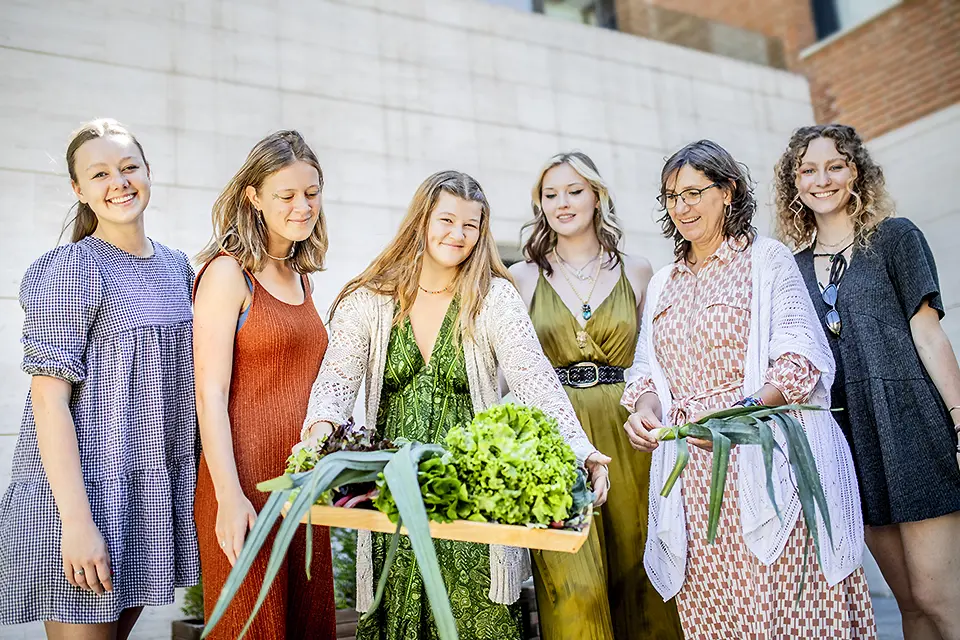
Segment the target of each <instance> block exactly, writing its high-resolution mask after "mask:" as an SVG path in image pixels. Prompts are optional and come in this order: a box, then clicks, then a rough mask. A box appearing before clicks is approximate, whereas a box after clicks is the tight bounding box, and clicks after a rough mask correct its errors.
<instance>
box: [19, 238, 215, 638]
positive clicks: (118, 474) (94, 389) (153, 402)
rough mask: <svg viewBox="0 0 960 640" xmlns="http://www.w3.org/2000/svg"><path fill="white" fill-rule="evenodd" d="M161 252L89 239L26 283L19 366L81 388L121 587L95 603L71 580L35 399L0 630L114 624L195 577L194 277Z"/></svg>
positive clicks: (47, 261) (101, 509)
mask: <svg viewBox="0 0 960 640" xmlns="http://www.w3.org/2000/svg"><path fill="white" fill-rule="evenodd" d="M153 247H154V255H153V256H151V257H150V258H140V257H137V256H134V255H132V254H129V253H126V252H125V251H123V250H121V249H119V248H117V247H116V246H114V245H112V244H109V243H107V242H104V241H103V240H100V239H98V238H95V237H93V236H89V237H87V238H84V239H83V240H81V241H80V242H77V243H72V244H68V245H64V246H61V247H57V248H56V249H54V250H53V251H50V252H49V253H47V254H45V255H44V256H42V257H41V258H40V259H39V260H37V261H36V262H35V263H33V265H31V266H30V268H29V269H28V270H27V273H26V275H25V276H24V278H23V283H22V284H21V287H20V304H21V306H22V307H23V309H24V311H25V313H26V318H25V320H24V325H23V338H22V340H21V342H22V343H23V350H24V358H23V370H24V371H26V372H27V373H28V374H30V375H43V376H52V377H55V378H60V379H62V380H66V381H68V382H71V383H73V396H72V398H71V400H70V409H71V413H72V414H73V419H74V423H75V424H76V430H77V440H78V445H79V451H80V466H81V469H82V472H83V478H84V483H85V485H86V491H87V496H88V498H89V501H90V508H91V511H92V512H93V519H94V522H95V523H96V525H97V527H98V528H99V529H100V533H101V534H102V535H103V537H104V540H105V541H106V544H107V548H108V550H109V553H110V561H111V566H112V568H113V571H114V576H113V586H114V590H113V591H112V592H111V593H107V594H104V595H97V594H95V593H93V592H90V591H84V590H81V589H80V588H78V587H73V586H71V585H70V583H68V582H67V580H66V578H65V577H64V575H63V563H62V557H61V554H60V538H61V522H60V517H59V514H58V511H57V507H56V504H55V502H54V499H53V494H52V493H51V491H50V485H49V483H48V482H47V478H46V475H45V473H44V471H43V466H42V464H41V461H40V453H39V450H38V448H37V434H36V425H35V424H34V421H33V407H32V404H31V400H30V397H29V396H28V397H27V402H26V407H25V409H24V412H23V421H22V423H21V426H20V436H19V439H18V440H17V446H16V450H15V452H14V457H13V474H12V480H11V483H10V487H9V488H8V489H7V492H6V494H5V495H4V496H3V501H2V502H0V624H18V623H23V622H31V621H35V620H55V621H59V622H68V623H97V622H112V621H115V620H117V618H118V617H119V615H120V612H121V611H123V610H124V609H126V608H128V607H136V606H141V605H164V604H169V603H171V602H173V597H174V587H181V586H189V585H192V584H195V583H196V582H197V580H198V577H199V566H200V563H199V559H198V555H197V534H196V529H195V527H194V523H193V495H194V491H195V487H196V469H197V453H198V452H197V449H198V444H197V442H198V440H197V422H196V409H195V406H194V385H193V357H192V336H193V330H192V319H191V309H190V292H191V287H192V284H193V269H192V268H191V267H190V263H189V261H188V260H187V257H186V256H185V255H184V254H183V253H181V252H179V251H173V250H171V249H168V248H167V247H165V246H163V245H161V244H158V243H156V242H154V243H153Z"/></svg>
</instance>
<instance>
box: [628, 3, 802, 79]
mask: <svg viewBox="0 0 960 640" xmlns="http://www.w3.org/2000/svg"><path fill="white" fill-rule="evenodd" d="M615 7H616V11H617V25H618V27H619V28H620V30H622V31H626V32H628V33H633V34H636V35H641V36H645V37H650V38H655V39H658V40H660V39H664V40H668V41H676V38H677V36H681V37H683V36H686V38H687V40H689V39H690V36H689V35H688V34H690V33H693V32H700V33H703V32H704V31H707V29H705V28H704V26H703V25H702V24H699V23H702V22H704V21H707V22H712V23H716V24H719V25H726V26H728V27H731V28H732V29H733V30H732V31H730V32H728V34H716V35H715V39H718V40H720V41H721V42H717V43H716V45H717V46H718V47H719V48H721V50H718V51H716V53H724V52H723V51H722V46H723V42H722V40H723V39H724V38H725V37H727V38H730V39H731V40H733V41H732V42H731V43H730V44H732V45H737V44H740V43H737V42H735V40H736V39H738V37H742V36H741V32H742V31H746V32H753V33H756V34H762V35H764V36H767V41H766V47H767V49H768V57H769V59H768V60H767V61H766V63H767V64H773V65H774V66H786V67H790V68H793V67H794V66H795V63H796V61H797V56H798V54H799V52H800V51H801V50H802V49H804V48H805V47H807V46H809V45H811V44H813V43H814V42H815V41H816V33H815V31H814V27H813V16H812V13H811V9H810V2H809V0H710V1H709V2H704V1H703V0H615ZM697 19H699V20H697ZM714 30H715V29H714ZM703 37H704V36H702V35H701V36H700V38H703ZM670 38H674V39H673V40H671V39H670ZM677 44H682V45H684V46H692V47H695V48H698V49H704V47H702V46H697V43H696V42H689V41H679V42H677ZM707 50H710V49H707ZM757 61H758V62H763V61H761V60H757Z"/></svg>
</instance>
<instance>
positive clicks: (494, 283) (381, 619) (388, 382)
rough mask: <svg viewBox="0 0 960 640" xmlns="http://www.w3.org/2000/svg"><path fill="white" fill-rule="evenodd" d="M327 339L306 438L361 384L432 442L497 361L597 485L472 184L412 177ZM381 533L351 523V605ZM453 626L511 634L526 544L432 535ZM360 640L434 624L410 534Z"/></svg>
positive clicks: (481, 404) (380, 559)
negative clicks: (386, 234)
mask: <svg viewBox="0 0 960 640" xmlns="http://www.w3.org/2000/svg"><path fill="white" fill-rule="evenodd" d="M331 316H332V317H331V321H330V343H329V347H328V349H327V354H326V357H325V359H324V361H323V365H322V366H321V368H320V373H319V375H318V376H317V380H316V383H315V384H314V386H313V391H312V393H311V396H310V405H309V408H308V411H307V418H306V420H305V421H304V427H303V432H302V439H303V440H304V441H306V442H312V441H316V440H317V439H319V438H322V437H323V436H324V435H325V434H327V433H329V432H330V430H331V425H332V424H341V423H343V422H346V420H347V419H348V418H349V416H350V415H351V413H352V412H353V408H354V403H355V401H356V397H357V393H358V391H359V389H360V384H361V382H365V383H366V384H365V386H366V424H367V425H368V428H375V429H376V430H377V431H378V432H379V434H380V435H382V436H385V437H387V438H391V439H396V438H401V437H402V438H408V439H411V440H417V441H420V442H430V443H437V442H442V441H443V438H444V436H445V435H446V433H447V431H448V430H449V429H450V428H452V427H454V426H457V425H461V424H463V423H464V422H469V421H470V420H472V419H473V416H474V415H475V414H476V413H478V412H480V411H482V410H484V409H486V408H487V407H489V406H491V405H493V404H495V403H497V402H498V401H499V399H500V394H499V387H498V380H497V368H498V367H500V368H501V369H502V370H503V372H504V375H505V377H506V379H507V382H508V384H510V387H511V389H512V390H513V392H514V394H515V395H516V397H517V400H518V401H519V402H521V403H524V404H528V405H532V406H536V407H539V408H540V409H542V410H543V411H545V412H546V413H547V414H549V415H551V416H553V417H554V418H556V419H557V421H558V422H559V426H560V431H561V433H562V434H563V436H564V437H565V438H566V440H567V442H569V443H570V446H571V447H572V448H573V451H574V453H575V454H576V456H577V460H578V461H579V462H580V463H581V464H585V465H586V467H587V469H588V470H589V472H590V476H591V480H592V481H593V484H594V486H595V487H596V488H597V489H598V493H599V499H598V502H599V503H602V502H603V500H604V499H605V495H606V486H607V485H606V473H607V470H606V463H607V462H609V458H607V457H606V456H604V455H603V454H601V453H599V452H598V451H597V450H596V449H595V448H594V447H593V445H592V444H591V443H590V441H589V440H588V439H587V437H586V435H585V434H584V432H583V429H582V428H581V427H580V423H579V422H578V421H577V417H576V414H575V413H574V411H573V407H571V405H570V401H569V400H568V399H567V396H566V394H564V392H563V389H562V388H561V386H560V383H559V382H558V380H557V377H556V374H555V373H554V371H553V368H552V367H551V366H550V363H549V361H548V360H547V359H546V357H545V356H544V355H543V351H542V350H541V348H540V343H539V342H538V341H537V336H536V333H535V332H534V329H533V326H532V324H531V323H530V318H529V316H528V315H527V311H526V308H525V307H524V304H523V301H522V300H521V299H520V295H519V294H518V293H517V290H516V289H515V288H514V286H513V283H512V279H511V278H510V275H509V273H508V272H507V270H506V267H504V265H503V263H502V262H501V261H500V257H499V255H498V253H497V249H496V245H495V244H494V241H493V237H492V235H491V232H490V205H489V204H488V202H487V198H486V196H485V195H484V193H483V190H482V189H481V188H480V185H479V184H478V183H477V182H476V180H474V179H473V178H471V177H470V176H468V175H466V174H464V173H460V172H458V171H441V172H439V173H436V174H434V175H432V176H430V177H429V178H427V179H426V180H425V181H424V182H423V184H421V185H420V187H419V188H418V189H417V192H416V194H415V195H414V198H413V201H412V202H411V204H410V207H409V209H408V211H407V215H406V217H405V218H404V219H403V221H402V222H401V224H400V230H399V231H398V233H397V236H396V237H395V238H394V240H393V241H392V242H391V243H390V244H389V246H388V247H387V248H386V249H385V250H384V251H383V252H382V253H381V254H380V255H379V256H378V257H377V258H376V259H375V260H374V261H373V262H372V263H371V265H370V266H369V267H368V268H367V269H366V270H365V271H364V272H363V273H361V274H360V275H359V276H357V277H356V278H354V279H353V280H352V281H350V282H349V283H348V284H347V286H346V287H345V288H344V289H343V291H341V292H340V295H339V296H337V298H336V300H335V301H334V304H333V308H332V311H331ZM388 540H389V536H388V535H387V534H371V533H370V532H365V531H361V532H360V535H359V540H358V545H357V608H358V609H359V610H360V611H366V610H368V609H369V608H370V606H371V604H372V602H373V592H374V589H373V585H374V580H376V579H378V578H379V573H380V568H381V567H382V566H383V564H384V561H385V558H386V552H387V545H388ZM434 544H435V546H436V551H437V559H438V561H439V564H440V570H441V574H442V576H443V580H444V583H445V586H446V590H447V593H448V594H449V597H450V603H451V609H452V610H453V615H454V617H455V619H456V621H457V627H458V630H459V633H460V636H461V637H463V638H473V639H477V640H484V639H489V640H519V639H520V637H521V632H522V625H521V620H520V609H519V605H518V604H517V601H518V599H519V596H520V584H521V582H522V581H523V580H524V579H526V578H527V577H528V576H529V568H530V567H529V556H528V554H527V552H526V550H524V549H517V548H510V547H501V546H496V545H493V546H489V547H488V546H486V545H480V544H475V543H468V542H453V541H447V540H436V541H435V542H434ZM357 637H358V638H360V639H361V640H373V639H383V640H395V639H396V640H399V639H401V638H412V637H416V638H432V637H436V628H435V626H434V624H433V621H432V618H431V615H430V609H429V605H428V602H427V595H426V592H425V591H424V586H423V582H422V579H421V576H420V573H419V570H418V569H417V565H416V560H415V558H414V554H413V551H412V550H411V547H410V544H409V541H408V539H407V538H406V537H403V538H401V542H400V548H399V552H398V553H397V557H396V562H395V564H394V565H393V568H392V570H391V572H390V577H389V580H388V582H387V586H386V590H385V593H384V601H383V602H382V603H381V604H380V606H379V609H378V610H377V611H376V613H375V615H373V616H371V617H370V618H368V619H367V620H366V621H364V622H361V624H360V627H359V629H358V631H357Z"/></svg>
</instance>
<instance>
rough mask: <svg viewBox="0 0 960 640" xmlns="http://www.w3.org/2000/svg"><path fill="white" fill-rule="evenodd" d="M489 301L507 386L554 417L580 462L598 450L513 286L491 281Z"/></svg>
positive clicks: (495, 348) (493, 330) (523, 401)
mask: <svg viewBox="0 0 960 640" xmlns="http://www.w3.org/2000/svg"><path fill="white" fill-rule="evenodd" d="M488 300H489V304H490V305H491V311H492V313H491V314H490V315H491V320H490V322H491V329H492V331H491V333H492V337H493V349H494V352H495V354H496V357H497V362H498V364H499V365H500V368H501V370H502V371H503V376H504V378H506V380H507V385H508V386H509V387H510V390H511V391H513V394H514V395H515V396H516V398H517V400H518V401H519V402H520V403H521V404H525V405H528V406H531V407H537V408H538V409H540V410H542V411H543V412H545V413H546V414H547V415H550V416H552V417H553V418H555V419H556V420H557V423H558V424H559V426H560V434H561V435H562V436H563V438H564V440H566V441H567V444H569V445H570V448H572V449H573V452H574V454H575V455H576V456H577V462H578V463H579V464H583V461H584V460H586V459H587V458H588V457H589V456H590V454H592V453H594V452H595V451H596V450H597V449H596V447H594V446H593V444H591V443H590V440H589V439H588V438H587V434H586V433H584V431H583V427H582V426H580V421H579V420H578V419H577V414H576V412H575V411H574V410H573V405H571V404H570V399H569V398H568V397H567V394H566V392H565V391H564V390H563V387H562V386H561V385H560V380H559V379H558V378H557V373H556V372H555V371H554V370H553V366H552V365H551V364H550V361H549V360H547V356H545V355H544V353H543V348H542V347H541V346H540V341H539V340H538V339H537V333H536V331H535V330H534V328H533V322H531V321H530V316H529V315H528V313H527V308H526V306H524V304H523V300H522V299H521V298H520V294H519V293H518V292H517V290H516V289H515V288H514V287H513V285H511V284H509V283H506V282H503V283H500V282H498V281H494V283H493V285H492V286H491V289H490V294H488Z"/></svg>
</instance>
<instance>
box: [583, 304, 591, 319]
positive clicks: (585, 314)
mask: <svg viewBox="0 0 960 640" xmlns="http://www.w3.org/2000/svg"><path fill="white" fill-rule="evenodd" d="M581 315H582V316H583V319H584V320H589V319H590V317H591V316H592V315H593V309H591V308H590V305H589V304H587V303H583V310H582V312H581Z"/></svg>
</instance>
